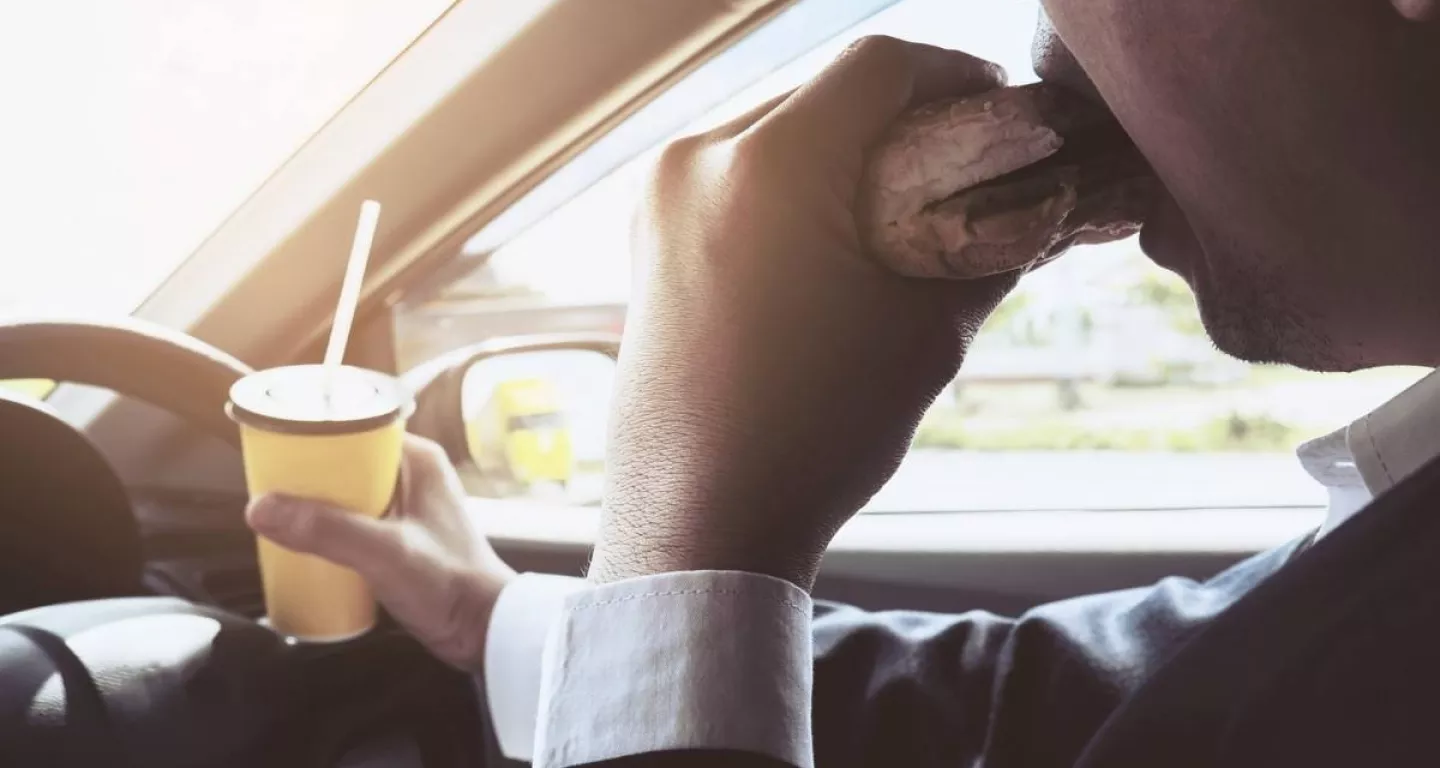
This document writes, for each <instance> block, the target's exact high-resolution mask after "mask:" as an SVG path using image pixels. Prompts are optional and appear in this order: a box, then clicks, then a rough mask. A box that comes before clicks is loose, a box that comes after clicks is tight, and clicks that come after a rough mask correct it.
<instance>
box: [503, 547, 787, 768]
mask: <svg viewBox="0 0 1440 768" xmlns="http://www.w3.org/2000/svg"><path fill="white" fill-rule="evenodd" d="M503 597H504V596H503V595H502V599H503ZM811 607H812V605H811V601H810V596H809V595H808V594H806V593H805V592H804V590H801V589H799V588H798V587H796V586H795V585H793V584H791V583H789V582H786V581H782V580H780V579H775V578H771V577H769V576H760V575H758V574H753V573H741V572H734V571H693V572H686V573H669V574H661V575H657V576H648V577H644V578H639V579H630V580H626V581H621V582H615V583H612V584H604V585H600V586H596V587H594V588H592V589H586V590H583V591H577V592H574V593H572V594H571V595H569V596H568V597H567V598H566V599H565V608H564V611H563V613H562V615H561V617H560V619H559V621H557V622H556V623H555V624H554V625H553V626H552V627H551V632H550V635H549V639H548V640H547V642H546V644H545V657H544V664H543V669H542V672H541V681H540V694H539V721H538V726H537V730H536V733H535V736H536V739H535V747H534V756H535V757H534V765H535V768H569V766H574V765H579V764H584V763H593V762H600V761H602V760H611V759H615V758H618V757H625V756H628V755H638V754H645V753H651V752H660V751H667V750H685V749H720V750H734V751H744V752H750V753H755V754H759V755H764V756H767V757H771V758H774V759H776V760H780V761H783V762H786V763H789V764H791V765H795V766H799V767H800V768H812V766H813V764H814V754H813V751H814V750H813V747H812V744H811V735H810V693H811V687H812V675H813V662H812V650H811V635H810V620H811ZM497 613H498V608H497ZM491 631H492V632H493V631H494V629H493V627H492V630H491ZM488 666H489V663H488V660H487V667H488ZM497 729H498V726H497Z"/></svg>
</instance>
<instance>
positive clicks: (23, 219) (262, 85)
mask: <svg viewBox="0 0 1440 768" xmlns="http://www.w3.org/2000/svg"><path fill="white" fill-rule="evenodd" d="M450 2H451V0H64V1H63V2H49V1H48V0H46V1H43V2H42V1H40V0H31V1H29V2H24V1H22V0H15V1H13V2H12V1H10V0H6V1H5V2H0V94H3V95H4V99H5V107H4V115H5V119H4V120H3V121H0V312H6V311H27V310H34V309H46V310H52V311H54V310H67V311H82V312H91V313H99V314H108V313H124V312H128V311H129V310H130V309H132V308H133V307H134V306H135V305H137V304H138V303H139V302H140V301H141V300H143V299H144V297H145V296H146V295H148V293H149V292H150V291H151V290H152V289H153V288H154V287H155V286H156V285H158V284H159V283H160V282H161V281H162V280H163V279H164V278H165V276H166V275H168V274H169V272H170V271H171V270H172V269H173V268H174V267H175V266H176V265H177V264H179V263H180V262H181V261H182V260H183V259H184V258H185V257H186V256H188V255H189V254H190V253H192V252H193V251H194V250H195V248H196V247H197V246H198V245H199V244H200V243H201V241H202V240H203V239H204V238H205V237H206V235H208V234H209V233H210V232H211V231H213V230H214V229H215V227H216V226H218V225H219V224H220V222H222V221H223V220H224V218H225V217H226V216H227V215H228V214H229V213H230V212H231V211H233V210H234V209H235V208H236V207H237V206H238V205H239V204H240V203H241V202H242V201H243V200H244V199H245V198H246V197H247V196H248V195H249V194H250V193H251V192H252V191H253V190H255V189H256V188H257V187H258V186H259V185H260V184H261V183H262V182H263V181H264V180H265V178H266V177H267V176H268V175H269V174H270V173H271V172H272V171H273V170H274V169H275V168H277V167H278V166H279V165H280V164H281V163H282V162H283V161H284V160H285V158H287V157H288V156H289V155H290V154H291V153H293V152H294V151H295V150H296V149H297V148H299V146H300V145H301V144H302V143H303V142H304V141H305V140H306V139H307V138H308V137H309V136H310V135H311V134H313V133H314V132H315V130H317V129H318V128H319V127H320V126H321V125H322V124H323V123H324V122H325V121H326V120H327V119H328V118H329V117H330V116H331V115H333V114H334V113H335V112H336V111H337V110H338V109H339V108H340V107H341V106H342V105H343V104H344V103H345V102H346V101H347V100H348V99H349V98H350V97H351V96H352V95H354V94H355V93H356V92H358V91H359V90H360V89H361V88H363V87H364V85H365V84H366V83H367V82H368V81H369V80H370V79H371V78H372V77H374V75H375V74H377V73H378V72H379V71H380V70H381V69H382V68H383V67H384V66H385V65H386V64H387V63H388V62H389V61H390V60H391V59H392V58H393V57H394V56H395V55H396V54H397V53H399V52H400V51H401V50H402V49H403V48H404V47H405V46H406V45H407V44H408V43H410V42H411V41H412V40H413V39H414V38H415V37H416V36H418V35H419V34H420V33H421V32H422V31H423V30H424V29H425V27H426V26H428V25H429V24H430V22H431V21H433V20H434V19H435V18H436V17H438V16H439V15H440V14H441V13H442V12H443V11H444V9H445V8H446V7H448V6H449V5H450Z"/></svg>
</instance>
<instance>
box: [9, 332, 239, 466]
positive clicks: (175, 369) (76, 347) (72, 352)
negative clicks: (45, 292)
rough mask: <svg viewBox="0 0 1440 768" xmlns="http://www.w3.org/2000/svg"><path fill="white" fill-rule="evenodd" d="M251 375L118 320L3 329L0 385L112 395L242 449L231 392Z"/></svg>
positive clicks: (223, 358)
mask: <svg viewBox="0 0 1440 768" xmlns="http://www.w3.org/2000/svg"><path fill="white" fill-rule="evenodd" d="M250 373H253V369H251V368H250V366H248V365H246V364H244V363H242V362H240V361H239V360H238V359H236V358H235V357H233V356H231V355H229V354H227V353H225V352H223V351H222V350H220V349H217V348H215V347H213V346H211V345H209V344H206V343H205V342H203V341H200V340H199V339H196V338H193V337H191V336H187V335H185V334H183V333H179V332H177V331H174V330H172V329H169V328H166V327H164V326H162V325H158V324H156V323H151V322H148V321H143V320H137V319H134V318H123V319H116V320H93V319H85V318H18V319H11V320H5V321H0V380H3V379H50V380H53V381H64V382H70V383H74V384H86V385H89V386H94V387H103V388H105V389H110V390H114V391H115V392H118V393H120V394H122V395H127V396H129V397H134V398H136V399H138V400H143V401H145V402H147V403H150V404H151V405H155V406H158V407H160V408H163V409H165V410H167V411H170V412H171V413H174V414H175V415H177V416H179V417H180V418H182V419H184V420H185V421H186V422H188V423H190V424H192V425H194V426H195V427H196V428H198V429H200V430H201V431H203V432H205V433H206V434H209V435H213V436H215V437H218V438H220V439H221V440H224V441H225V442H227V443H230V444H231V445H239V443H240V433H239V430H238V428H237V427H236V426H235V424H234V423H233V422H232V421H230V419H229V418H228V417H227V416H226V415H225V401H226V399H227V398H228V397H229V394H230V386H231V385H232V384H234V383H235V382H236V381H239V380H240V379H241V378H242V377H244V376H247V375H249V374H250Z"/></svg>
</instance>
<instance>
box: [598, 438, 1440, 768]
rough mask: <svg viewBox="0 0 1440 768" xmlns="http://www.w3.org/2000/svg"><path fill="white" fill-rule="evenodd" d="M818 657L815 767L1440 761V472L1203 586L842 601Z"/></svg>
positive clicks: (682, 759) (653, 758)
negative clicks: (1311, 540) (879, 606)
mask: <svg viewBox="0 0 1440 768" xmlns="http://www.w3.org/2000/svg"><path fill="white" fill-rule="evenodd" d="M815 651H816V660H815V701H814V727H815V733H814V736H815V763H816V766H817V767H818V768H850V767H851V766H873V767H875V768H882V767H889V766H895V767H896V768H929V767H930V766H937V767H939V766H944V767H945V768H1060V767H1061V766H1065V767H1066V768H1069V767H1070V766H1079V767H1080V768H1120V767H1122V766H1123V767H1124V768H1192V767H1194V768H1199V767H1201V766H1206V767H1211V766H1226V768H1262V767H1263V768H1275V767H1277V766H1278V767H1283V766H1297V768H1362V767H1363V768H1369V767H1371V766H1375V767H1377V768H1378V767H1381V766H1440V464H1437V463H1434V462H1432V463H1431V464H1430V465H1429V466H1427V467H1426V468H1425V469H1423V470H1421V471H1420V472H1418V473H1416V474H1415V475H1414V476H1412V477H1411V478H1409V479H1408V480H1406V481H1405V482H1403V483H1401V484H1400V485H1398V486H1397V487H1396V488H1394V489H1393V490H1391V491H1390V492H1389V493H1387V494H1385V495H1384V496H1383V497H1381V498H1380V499H1377V500H1376V501H1375V502H1374V503H1372V504H1371V505H1370V507H1368V508H1367V509H1366V510H1364V511H1363V512H1361V513H1359V514H1357V515H1356V516H1355V517H1354V518H1353V519H1351V520H1350V521H1348V522H1347V523H1345V524H1344V525H1342V526H1341V527H1340V528H1339V529H1337V530H1336V531H1334V532H1333V533H1331V534H1330V535H1327V536H1326V537H1324V538H1323V539H1321V540H1320V541H1318V542H1317V543H1315V545H1314V546H1313V547H1308V548H1306V547H1304V546H1303V543H1302V542H1296V543H1294V544H1291V545H1287V546H1285V547H1281V548H1280V549H1278V550H1275V551H1272V552H1269V553H1266V554H1263V555H1260V556H1258V557H1255V558H1252V559H1250V560H1248V561H1246V562H1244V563H1241V564H1240V565H1237V566H1235V567H1234V568H1232V569H1230V570H1229V571H1227V572H1225V573H1224V574H1221V575H1220V576H1217V577H1216V578H1214V579H1212V580H1210V581H1208V582H1206V583H1204V584H1196V583H1194V582H1191V581H1187V580H1181V579H1170V580H1166V581H1162V582H1160V583H1159V584H1157V585H1155V586H1153V587H1148V588H1144V589H1137V590H1129V591H1124V592H1118V593H1114V594H1106V595H1095V596H1090V597H1083V598H1078V599H1075V600H1067V601H1064V602H1060V603H1055V604H1052V605H1047V606H1043V607H1040V608H1037V609H1035V610H1033V611H1031V612H1029V613H1027V614H1026V615H1024V616H1021V617H1020V618H1018V619H1006V618H1000V617H996V616H993V615H990V614H985V613H972V614H964V615H960V616H940V615H933V614H922V613H909V612H892V613H865V612H863V611H859V610H856V609H854V608H848V607H842V606H831V605H825V606H821V607H819V608H818V609H817V616H816V621H815ZM605 765H613V766H626V767H627V768H629V767H634V768H640V767H642V766H644V767H647V768H648V767H649V766H666V767H667V768H708V767H709V766H721V765H723V766H732V767H733V768H750V767H751V766H755V767H757V768H758V767H759V766H772V765H776V763H774V762H772V761H769V760H765V759H762V758H758V757H754V756H751V755H745V754H739V753H723V752H720V753H695V752H689V753H687V752H671V753H657V754H653V755H643V756H636V757H631V758H625V759H623V760H614V761H610V762H608V763H606V764H605Z"/></svg>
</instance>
